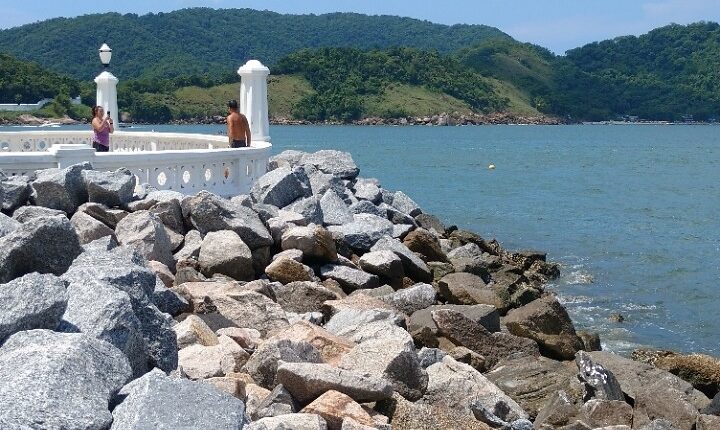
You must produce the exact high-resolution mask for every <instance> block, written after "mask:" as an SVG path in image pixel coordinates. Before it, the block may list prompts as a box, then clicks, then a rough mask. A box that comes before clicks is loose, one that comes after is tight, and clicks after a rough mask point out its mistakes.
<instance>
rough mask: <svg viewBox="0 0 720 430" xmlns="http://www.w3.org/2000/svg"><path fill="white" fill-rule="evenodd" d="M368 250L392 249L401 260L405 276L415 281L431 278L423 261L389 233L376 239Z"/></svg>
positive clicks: (430, 279)
mask: <svg viewBox="0 0 720 430" xmlns="http://www.w3.org/2000/svg"><path fill="white" fill-rule="evenodd" d="M370 251H392V252H394V253H395V255H397V256H398V257H400V260H402V263H403V269H404V271H405V276H408V277H410V278H411V279H412V280H414V281H416V282H432V280H433V276H432V273H431V272H430V269H428V266H427V265H426V264H425V262H424V261H422V259H420V257H418V256H417V255H415V253H414V252H412V251H410V249H408V247H407V246H405V245H403V243H402V242H400V241H399V240H397V239H393V238H392V237H391V236H389V235H388V236H383V237H381V238H380V239H378V241H377V242H376V243H375V245H373V246H372V248H370Z"/></svg>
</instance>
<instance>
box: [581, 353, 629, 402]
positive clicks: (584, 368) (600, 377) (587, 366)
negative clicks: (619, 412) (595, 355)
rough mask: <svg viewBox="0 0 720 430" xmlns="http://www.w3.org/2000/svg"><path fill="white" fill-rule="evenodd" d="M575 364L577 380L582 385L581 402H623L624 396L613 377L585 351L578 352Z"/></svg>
mask: <svg viewBox="0 0 720 430" xmlns="http://www.w3.org/2000/svg"><path fill="white" fill-rule="evenodd" d="M575 364H576V365H577V368H578V378H579V379H580V381H581V382H582V384H583V390H584V394H583V401H585V402H587V401H589V400H591V399H599V400H619V401H623V402H624V401H625V395H624V394H623V392H622V389H621V388H620V383H619V382H618V380H617V378H615V375H613V373H612V372H610V371H609V370H607V369H605V368H604V367H602V366H601V365H600V364H596V363H594V362H593V359H592V357H590V355H588V354H587V353H586V352H585V351H578V353H577V354H576V355H575Z"/></svg>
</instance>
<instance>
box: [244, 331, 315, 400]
mask: <svg viewBox="0 0 720 430" xmlns="http://www.w3.org/2000/svg"><path fill="white" fill-rule="evenodd" d="M280 362H284V363H322V356H321V355H320V352H319V351H318V350H317V349H315V347H314V346H312V345H311V344H310V343H309V342H306V341H304V340H291V339H282V338H271V339H268V340H266V341H265V342H263V343H262V344H261V345H260V346H259V347H258V349H256V350H255V352H254V353H253V355H252V356H251V357H250V359H249V360H248V362H247V364H246V365H245V369H246V370H247V372H248V373H249V374H250V376H252V379H253V381H255V382H257V384H258V385H260V386H262V387H265V388H269V389H271V388H274V387H275V385H277V379H276V377H277V369H278V366H279V365H280V364H281V363H280Z"/></svg>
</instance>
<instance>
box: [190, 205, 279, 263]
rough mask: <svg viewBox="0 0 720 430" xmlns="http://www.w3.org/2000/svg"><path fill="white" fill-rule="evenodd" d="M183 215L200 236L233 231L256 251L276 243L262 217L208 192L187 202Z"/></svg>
mask: <svg viewBox="0 0 720 430" xmlns="http://www.w3.org/2000/svg"><path fill="white" fill-rule="evenodd" d="M182 207H183V216H185V217H186V218H188V217H189V218H190V221H191V222H192V225H193V226H194V227H195V229H197V230H198V231H199V232H200V234H202V235H205V234H207V233H208V232H211V231H220V230H233V231H234V232H235V233H237V234H238V236H240V238H241V239H242V240H243V242H245V244H247V246H249V247H250V249H256V248H260V247H263V246H270V245H272V244H273V239H272V236H270V232H269V231H268V230H267V228H265V225H264V224H263V222H262V221H261V220H260V217H259V216H258V214H257V213H256V212H255V211H253V210H252V209H249V208H246V207H245V206H241V205H237V204H233V203H231V202H230V201H229V200H226V199H223V198H221V197H218V196H216V195H215V194H212V193H210V192H207V191H200V192H199V193H197V195H195V196H193V197H191V198H188V199H185V200H183V204H182Z"/></svg>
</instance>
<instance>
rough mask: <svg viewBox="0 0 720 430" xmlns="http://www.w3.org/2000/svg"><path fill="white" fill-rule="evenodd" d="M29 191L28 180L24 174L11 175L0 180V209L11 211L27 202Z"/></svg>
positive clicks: (30, 190)
mask: <svg viewBox="0 0 720 430" xmlns="http://www.w3.org/2000/svg"><path fill="white" fill-rule="evenodd" d="M31 192H32V189H31V188H30V182H29V179H28V178H27V177H26V176H13V177H12V178H8V179H5V180H2V181H0V210H2V211H4V212H6V213H12V211H14V210H16V209H17V208H19V207H21V206H24V205H25V204H26V203H27V201H28V199H30V194H31Z"/></svg>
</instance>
